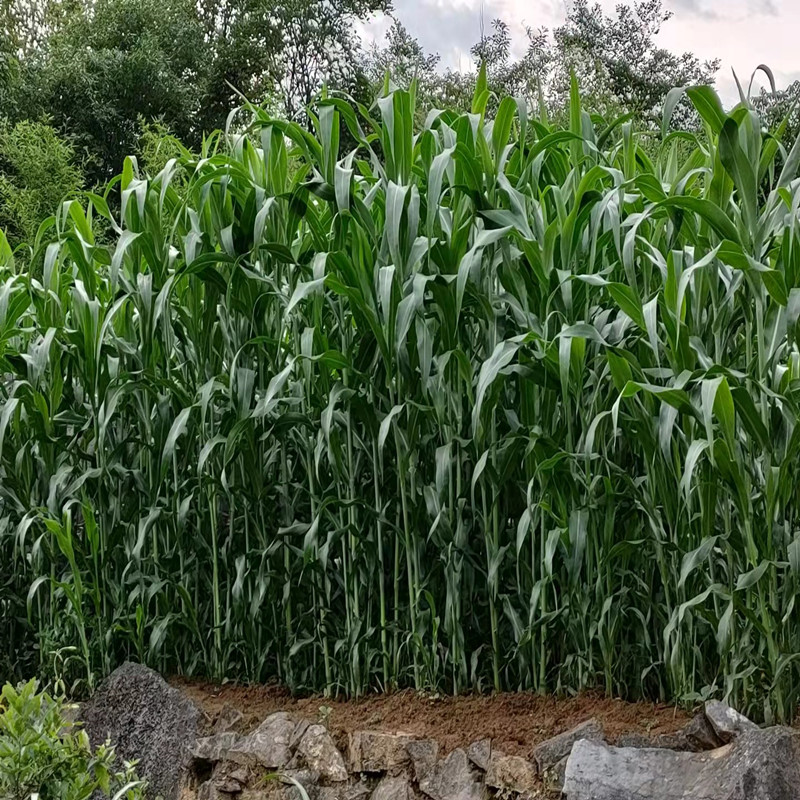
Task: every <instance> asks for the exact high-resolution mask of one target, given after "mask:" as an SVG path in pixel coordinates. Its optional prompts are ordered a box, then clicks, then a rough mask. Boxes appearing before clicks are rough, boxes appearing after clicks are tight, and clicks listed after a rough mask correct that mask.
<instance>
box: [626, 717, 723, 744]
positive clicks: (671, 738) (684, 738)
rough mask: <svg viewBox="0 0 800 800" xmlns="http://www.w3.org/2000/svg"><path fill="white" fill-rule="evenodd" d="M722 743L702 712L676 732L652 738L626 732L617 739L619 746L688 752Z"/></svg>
mask: <svg viewBox="0 0 800 800" xmlns="http://www.w3.org/2000/svg"><path fill="white" fill-rule="evenodd" d="M721 744H722V741H720V739H719V738H718V737H717V735H716V733H714V729H713V728H712V727H711V724H710V723H709V721H708V720H707V719H706V716H705V714H703V713H702V712H701V713H699V714H697V715H696V716H695V717H694V718H693V719H691V720H689V722H687V723H686V725H685V726H684V727H683V728H682V729H681V730H679V731H675V732H674V733H662V734H659V735H658V736H655V737H654V738H652V739H651V738H650V737H649V736H645V735H644V734H641V733H625V734H623V735H622V736H620V737H619V738H618V739H617V741H616V745H617V747H638V748H643V747H651V748H660V749H666V750H679V751H681V752H686V753H700V752H703V751H704V750H713V749H715V748H717V747H719V746H720V745H721Z"/></svg>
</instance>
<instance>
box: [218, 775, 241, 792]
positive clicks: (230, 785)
mask: <svg viewBox="0 0 800 800" xmlns="http://www.w3.org/2000/svg"><path fill="white" fill-rule="evenodd" d="M214 786H216V787H217V790H218V791H220V792H224V793H225V794H238V793H239V792H241V791H242V784H241V783H239V781H235V780H233V778H220V779H219V780H215V781H214Z"/></svg>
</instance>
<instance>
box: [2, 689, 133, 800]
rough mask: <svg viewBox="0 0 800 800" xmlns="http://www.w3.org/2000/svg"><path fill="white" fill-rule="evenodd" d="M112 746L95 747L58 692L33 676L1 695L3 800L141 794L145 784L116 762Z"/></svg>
mask: <svg viewBox="0 0 800 800" xmlns="http://www.w3.org/2000/svg"><path fill="white" fill-rule="evenodd" d="M115 762H116V758H115V754H114V748H113V747H111V746H110V745H109V744H105V745H101V746H100V747H98V748H97V750H95V751H94V752H92V750H91V748H90V746H89V737H88V736H87V735H86V732H85V731H83V730H81V729H80V728H79V727H78V726H77V725H76V724H75V723H74V722H73V721H72V720H71V718H70V709H69V707H67V706H66V705H65V704H64V701H63V700H61V699H59V698H53V697H51V696H50V695H48V694H47V693H45V692H40V691H38V685H37V683H36V681H30V682H28V683H26V684H24V685H22V686H20V687H19V688H18V689H14V688H13V687H12V686H11V684H8V683H7V684H6V685H5V686H4V687H3V690H2V694H1V695H0V797H2V798H3V800H29V798H31V797H32V796H34V795H37V796H38V797H39V800H89V798H90V797H92V795H93V794H94V793H95V792H99V793H101V794H102V795H103V796H107V797H113V798H114V800H123V799H124V800H139V799H140V798H142V797H143V794H142V787H143V784H142V782H141V781H139V780H138V778H137V777H136V773H135V770H134V765H133V764H128V763H126V764H124V765H123V766H122V768H118V767H117V766H116V765H115Z"/></svg>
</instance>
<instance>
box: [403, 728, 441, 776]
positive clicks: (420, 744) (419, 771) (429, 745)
mask: <svg viewBox="0 0 800 800" xmlns="http://www.w3.org/2000/svg"><path fill="white" fill-rule="evenodd" d="M406 751H407V752H408V755H409V757H410V758H411V763H412V764H413V765H414V780H416V781H417V783H419V782H420V781H421V780H422V779H423V778H424V777H425V776H426V775H428V773H429V772H430V771H431V770H432V769H433V767H434V765H435V764H436V761H437V759H438V758H439V743H438V742H434V741H433V739H412V741H410V742H409V743H408V744H407V745H406Z"/></svg>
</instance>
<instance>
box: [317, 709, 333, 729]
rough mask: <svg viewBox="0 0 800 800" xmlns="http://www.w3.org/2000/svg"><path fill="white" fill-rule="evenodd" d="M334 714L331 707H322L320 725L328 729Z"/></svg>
mask: <svg viewBox="0 0 800 800" xmlns="http://www.w3.org/2000/svg"><path fill="white" fill-rule="evenodd" d="M332 713H333V709H332V708H331V707H330V706H320V707H319V712H318V715H317V720H318V722H319V724H320V725H323V726H324V727H326V728H327V727H328V725H330V721H331V714H332Z"/></svg>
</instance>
